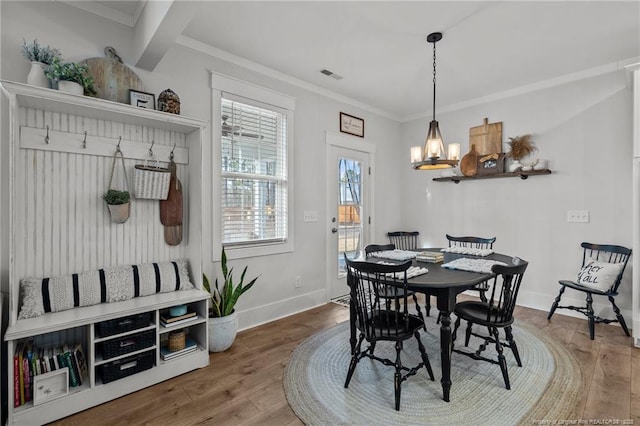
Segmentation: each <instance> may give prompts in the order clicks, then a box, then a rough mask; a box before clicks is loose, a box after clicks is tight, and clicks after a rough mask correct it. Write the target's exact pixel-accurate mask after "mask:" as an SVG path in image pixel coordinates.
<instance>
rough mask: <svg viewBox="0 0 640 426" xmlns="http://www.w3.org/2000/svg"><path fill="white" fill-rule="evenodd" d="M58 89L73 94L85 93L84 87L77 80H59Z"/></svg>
mask: <svg viewBox="0 0 640 426" xmlns="http://www.w3.org/2000/svg"><path fill="white" fill-rule="evenodd" d="M58 90H59V91H61V92H67V93H71V94H72V95H84V87H82V85H81V84H78V83H76V82H75V81H65V80H60V81H58Z"/></svg>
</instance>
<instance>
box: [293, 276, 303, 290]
mask: <svg viewBox="0 0 640 426" xmlns="http://www.w3.org/2000/svg"><path fill="white" fill-rule="evenodd" d="M294 286H295V287H296V288H300V287H302V277H301V276H300V275H296V280H295V283H294Z"/></svg>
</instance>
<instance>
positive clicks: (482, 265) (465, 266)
mask: <svg viewBox="0 0 640 426" xmlns="http://www.w3.org/2000/svg"><path fill="white" fill-rule="evenodd" d="M493 265H503V266H507V264H506V263H504V262H499V261H497V260H488V259H468V258H460V259H456V260H452V261H451V262H448V263H445V264H443V265H442V267H443V268H447V269H458V270H460V271H469V272H482V273H485V274H490V273H491V267H492V266H493Z"/></svg>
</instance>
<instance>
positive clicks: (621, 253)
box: [547, 242, 631, 340]
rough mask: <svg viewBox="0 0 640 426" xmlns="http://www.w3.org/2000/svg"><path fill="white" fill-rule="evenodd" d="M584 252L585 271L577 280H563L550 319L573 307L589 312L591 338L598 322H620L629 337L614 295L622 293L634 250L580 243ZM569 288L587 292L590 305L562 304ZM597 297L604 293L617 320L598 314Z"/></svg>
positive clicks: (583, 264)
mask: <svg viewBox="0 0 640 426" xmlns="http://www.w3.org/2000/svg"><path fill="white" fill-rule="evenodd" d="M580 246H581V247H582V249H583V252H582V270H581V271H580V273H579V274H578V276H577V279H576V280H575V281H572V280H560V281H558V284H560V291H559V292H558V296H557V297H556V298H555V300H554V302H553V304H552V305H551V309H549V314H548V315H547V319H548V320H550V319H551V317H552V316H553V313H554V312H555V311H556V309H571V310H574V311H576V312H580V313H581V314H583V315H585V316H586V317H587V319H588V322H589V337H590V338H591V340H593V339H594V337H595V325H596V323H604V324H610V323H612V322H617V323H620V326H621V327H622V330H623V331H624V333H625V334H626V335H627V336H629V335H630V334H629V329H628V328H627V323H626V322H625V321H624V317H623V316H622V314H621V313H620V309H619V308H618V306H617V305H616V302H615V300H614V298H615V297H616V296H617V295H618V287H620V283H621V282H622V275H623V274H624V270H625V268H626V267H627V262H628V261H629V257H630V256H631V249H629V248H626V247H623V246H617V245H606V244H593V243H587V242H583V243H582V244H581V245H580ZM567 287H569V288H571V289H573V290H577V291H580V292H582V293H586V295H587V296H586V306H560V299H561V298H562V294H563V293H564V291H565V290H566V289H567ZM593 296H604V297H606V298H607V299H609V302H611V306H612V307H613V312H614V313H615V315H616V319H606V318H601V317H599V316H598V315H596V314H595V313H594V310H593Z"/></svg>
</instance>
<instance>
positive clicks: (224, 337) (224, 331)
mask: <svg viewBox="0 0 640 426" xmlns="http://www.w3.org/2000/svg"><path fill="white" fill-rule="evenodd" d="M220 266H221V268H222V275H223V277H224V284H223V285H222V288H220V287H219V286H218V279H217V278H216V282H215V288H212V287H211V284H210V283H209V279H208V278H207V276H206V275H204V274H203V275H202V283H203V286H204V288H205V289H206V290H207V291H208V292H209V294H211V306H210V308H209V351H210V352H222V351H226V350H227V349H229V348H230V347H231V345H232V344H233V342H234V341H235V339H236V334H237V333H238V313H237V312H236V311H235V305H236V302H237V301H238V299H239V298H240V296H241V295H243V294H244V293H245V292H246V291H247V290H249V289H250V288H251V287H253V285H254V284H255V282H256V280H257V279H258V277H255V278H254V279H252V280H251V281H249V282H248V283H247V284H246V285H245V284H244V277H245V274H246V273H247V266H245V267H244V270H243V271H242V275H240V282H239V283H238V284H237V285H234V283H233V268H231V269H228V267H227V254H226V253H225V251H224V247H223V248H222V256H221V259H220Z"/></svg>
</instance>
